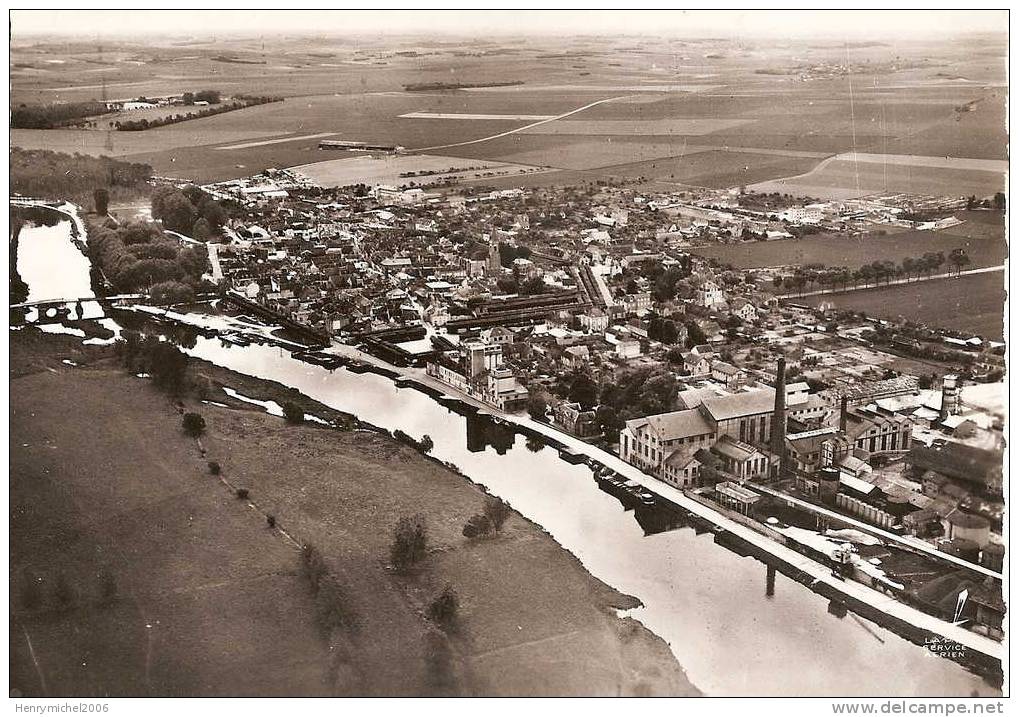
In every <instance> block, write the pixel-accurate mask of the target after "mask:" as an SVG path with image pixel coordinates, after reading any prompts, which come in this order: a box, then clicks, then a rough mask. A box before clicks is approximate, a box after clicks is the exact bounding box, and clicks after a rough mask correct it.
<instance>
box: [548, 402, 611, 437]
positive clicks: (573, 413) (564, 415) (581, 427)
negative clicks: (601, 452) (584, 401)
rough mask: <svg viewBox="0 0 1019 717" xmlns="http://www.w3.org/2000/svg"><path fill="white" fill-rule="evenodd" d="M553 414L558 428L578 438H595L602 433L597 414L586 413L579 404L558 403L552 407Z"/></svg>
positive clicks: (592, 412)
mask: <svg viewBox="0 0 1019 717" xmlns="http://www.w3.org/2000/svg"><path fill="white" fill-rule="evenodd" d="M552 414H553V417H554V420H555V422H556V424H557V425H558V426H560V427H561V428H562V429H563V430H565V431H566V432H567V433H572V434H573V435H574V436H577V437H578V438H593V437H594V436H597V435H599V434H600V433H601V431H600V430H599V429H598V421H597V420H596V418H595V412H594V411H591V410H588V411H585V410H584V409H583V408H581V406H580V404H579V403H572V402H568V401H562V402H560V403H557V404H556V405H555V406H553V407H552Z"/></svg>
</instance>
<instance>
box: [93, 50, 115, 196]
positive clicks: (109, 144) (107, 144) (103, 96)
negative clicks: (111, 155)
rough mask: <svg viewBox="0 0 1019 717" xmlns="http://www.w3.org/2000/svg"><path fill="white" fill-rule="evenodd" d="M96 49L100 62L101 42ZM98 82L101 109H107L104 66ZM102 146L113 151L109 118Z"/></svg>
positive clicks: (107, 100)
mask: <svg viewBox="0 0 1019 717" xmlns="http://www.w3.org/2000/svg"><path fill="white" fill-rule="evenodd" d="M96 50H97V52H98V53H99V62H100V64H101V63H102V61H103V46H102V45H101V44H97V45H96ZM99 82H100V87H101V88H102V89H101V90H100V93H101V94H100V96H99V99H100V100H101V101H102V103H103V109H104V110H108V109H109V105H108V102H109V97H107V95H106V68H104V67H100V73H99ZM103 148H104V149H105V150H106V151H107V152H112V151H113V131H112V130H111V129H110V121H109V120H106V138H105V141H104V143H103ZM110 173H111V175H112V173H113V169H112V168H111V169H110ZM112 179H113V177H112V176H111V177H110V180H111V181H110V183H111V184H112V183H113V182H112Z"/></svg>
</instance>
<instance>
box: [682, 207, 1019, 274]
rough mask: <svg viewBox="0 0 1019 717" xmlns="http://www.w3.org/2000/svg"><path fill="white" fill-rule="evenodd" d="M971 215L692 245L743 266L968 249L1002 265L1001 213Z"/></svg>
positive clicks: (859, 261)
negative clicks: (860, 230) (927, 223)
mask: <svg viewBox="0 0 1019 717" xmlns="http://www.w3.org/2000/svg"><path fill="white" fill-rule="evenodd" d="M960 218H965V219H966V221H965V222H964V223H962V224H960V225H958V226H954V227H951V228H950V229H947V230H942V231H938V232H930V231H900V232H890V233H888V234H884V235H880V234H877V233H871V234H867V235H864V236H861V237H848V236H841V235H828V234H825V235H816V236H810V237H806V238H803V239H784V240H781V241H769V242H744V243H740V244H725V245H718V246H710V247H697V248H694V249H691V250H690V251H691V252H693V253H695V254H698V255H700V256H704V257H710V258H714V259H718V260H719V261H721V262H723V263H726V264H731V265H732V266H735V267H737V268H741V269H752V268H758V267H769V266H787V265H791V264H815V263H816V264H825V265H827V266H846V267H850V268H856V267H859V266H862V265H864V264H869V263H870V262H873V261H885V260H889V261H894V262H896V263H898V262H900V261H902V259H904V258H905V257H907V256H920V255H922V254H924V253H926V252H931V251H933V252H938V251H940V252H944V253H945V254H946V255H947V254H949V253H950V252H951V251H952V250H953V249H957V248H961V249H965V250H966V252H967V253H968V254H969V257H970V260H971V261H972V265H971V268H978V267H983V266H998V265H1000V264H1002V263H1003V262H1004V260H1005V252H1006V247H1005V240H1004V226H1003V224H1002V223H1001V220H1000V218H996V217H992V216H990V213H989V212H965V213H961V214H960Z"/></svg>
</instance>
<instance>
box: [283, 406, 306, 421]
mask: <svg viewBox="0 0 1019 717" xmlns="http://www.w3.org/2000/svg"><path fill="white" fill-rule="evenodd" d="M283 418H284V419H286V422H287V423H290V424H293V425H295V426H296V425H299V424H301V423H304V409H303V408H301V407H300V406H298V405H297V404H296V403H294V402H293V401H286V402H285V403H284V404H283Z"/></svg>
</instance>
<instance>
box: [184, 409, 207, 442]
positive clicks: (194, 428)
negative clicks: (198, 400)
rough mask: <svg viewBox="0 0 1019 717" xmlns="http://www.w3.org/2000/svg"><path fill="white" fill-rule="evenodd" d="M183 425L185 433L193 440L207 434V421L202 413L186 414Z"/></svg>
mask: <svg viewBox="0 0 1019 717" xmlns="http://www.w3.org/2000/svg"><path fill="white" fill-rule="evenodd" d="M181 425H182V426H183V428H184V433H186V434H187V435H189V436H191V437H192V438H198V437H199V436H200V435H202V434H203V433H205V419H204V418H202V415H201V414H200V413H191V412H188V413H185V414H184V418H183V419H182V420H181Z"/></svg>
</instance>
